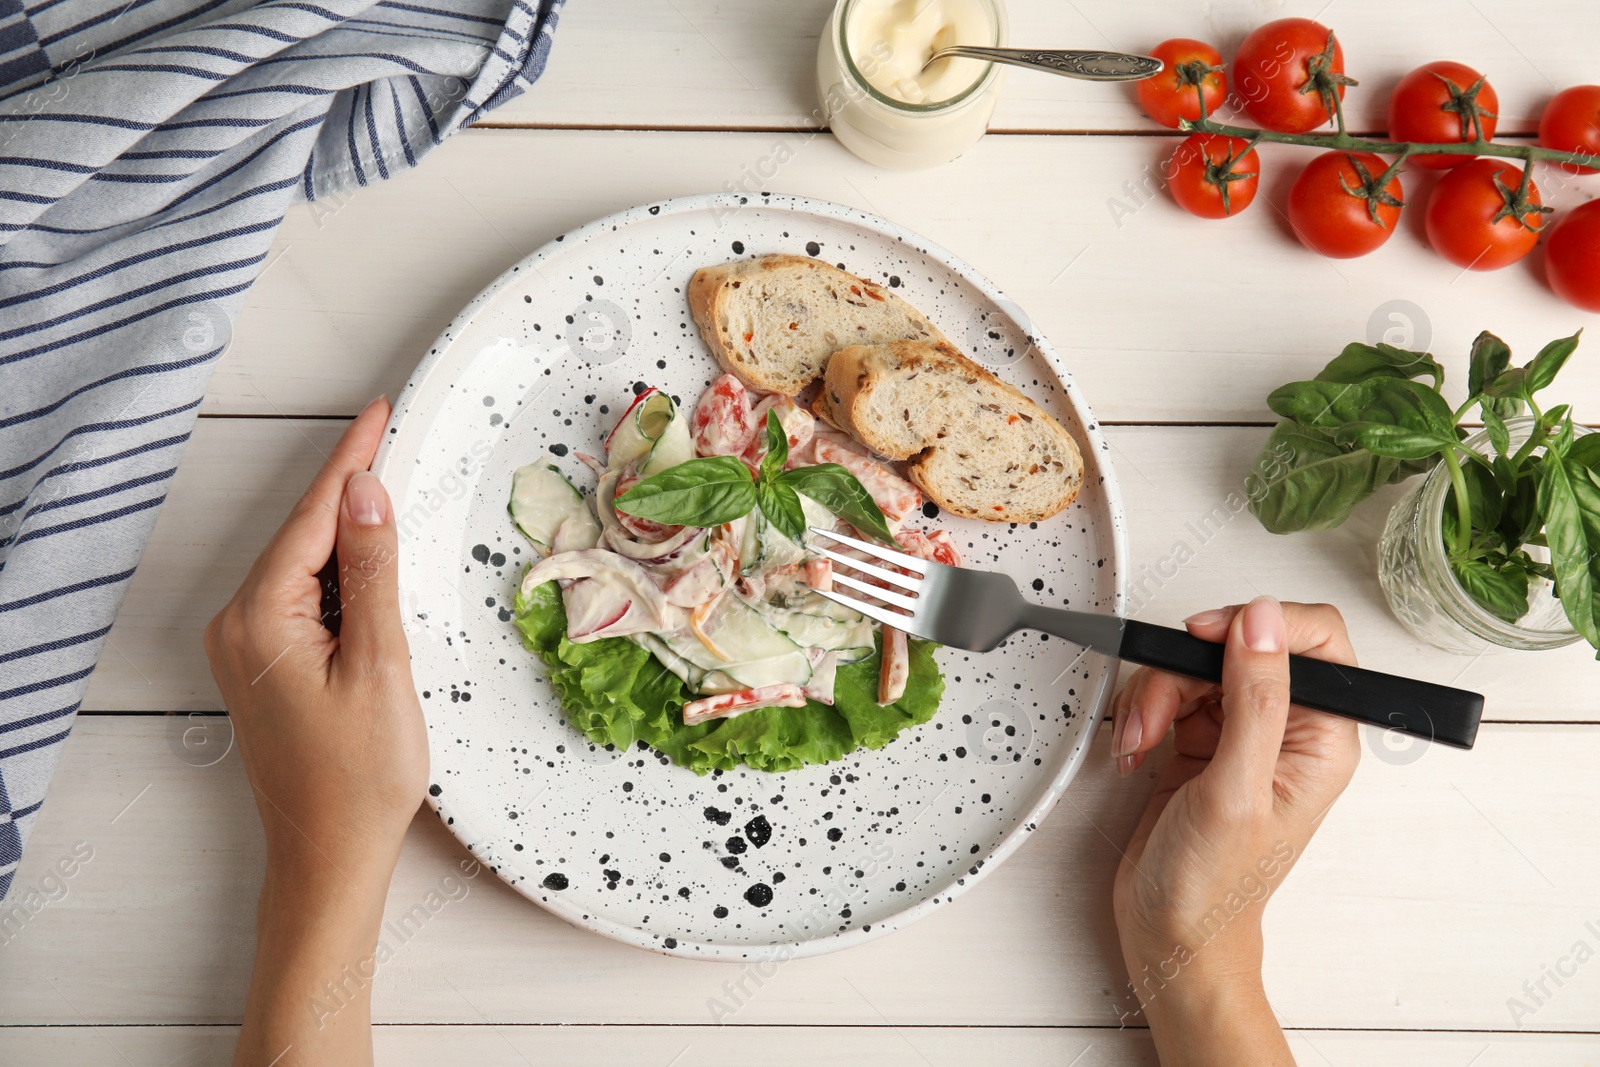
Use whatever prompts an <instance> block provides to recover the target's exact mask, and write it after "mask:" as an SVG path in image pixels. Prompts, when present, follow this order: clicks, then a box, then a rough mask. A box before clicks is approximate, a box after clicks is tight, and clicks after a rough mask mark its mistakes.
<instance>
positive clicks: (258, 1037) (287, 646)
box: [205, 397, 428, 1067]
mask: <svg viewBox="0 0 1600 1067" xmlns="http://www.w3.org/2000/svg"><path fill="white" fill-rule="evenodd" d="M388 418H389V404H388V402H387V401H386V400H384V399H383V398H381V397H380V398H379V399H377V400H374V401H373V402H372V403H371V404H369V405H367V407H366V409H365V410H364V411H362V413H361V414H360V416H358V417H357V418H356V420H355V422H353V423H352V424H351V425H350V428H349V429H348V430H346V431H345V434H344V436H343V437H341V438H340V439H339V443H338V444H337V445H335V446H334V449H333V453H332V455H331V456H330V457H329V459H328V462H327V465H326V466H324V467H323V468H322V471H321V473H319V474H318V475H317V478H316V480H315V481H314V482H312V484H311V488H310V489H309V490H308V491H307V492H306V495H305V496H304V497H302V498H301V500H300V502H299V503H298V504H296V505H295V508H294V510H293V511H292V512H290V514H289V517H288V519H287V520H285V521H284V524H283V526H282V527H280V528H279V530H278V532H277V534H276V535H275V536H274V537H273V539H272V541H271V543H270V544H268V545H267V548H266V550H265V551H264V552H262V554H261V557H260V558H259V559H257V560H256V563H255V566H253V567H252V568H251V569H250V573H249V575H248V576H247V577H246V578H245V580H244V584H243V585H242V586H240V587H239V591H238V592H237V593H235V594H234V596H233V599H232V600H231V601H229V602H228V604H227V606H226V607H224V608H223V609H222V610H221V611H220V612H218V613H217V617H216V618H214V619H212V620H211V625H209V626H208V627H206V637H205V640H206V655H207V656H208V657H209V659H210V661H211V672H212V674H214V675H215V676H216V679H217V685H218V686H219V687H220V688H221V689H222V695H223V699H224V701H225V702H226V704H227V707H228V714H229V716H230V717H231V718H232V720H233V726H234V737H235V739H236V740H237V742H238V745H239V755H240V757H241V758H242V759H243V761H244V768H245V773H246V774H247V775H249V777H250V784H251V786H252V787H253V789H254V792H255V798H256V808H257V810H258V811H259V812H260V814H261V823H262V826H263V827H264V829H265V831H266V843H267V873H266V881H265V884H264V885H263V887H262V892H261V901H260V907H259V913H258V920H257V936H258V945H257V952H256V966H255V973H254V975H253V977H252V980H251V989H250V1002H249V1004H248V1006H247V1008H246V1012H245V1025H244V1029H243V1031H242V1032H241V1033H240V1038H239V1051H238V1059H237V1060H236V1062H237V1063H241V1064H246V1063H249V1064H254V1063H258V1062H259V1063H261V1064H263V1065H264V1064H267V1063H279V1067H290V1065H292V1064H297V1063H341V1064H343V1063H356V1062H370V1060H371V1044H370V1034H369V1029H370V1027H369V1018H370V1012H369V1000H368V991H369V989H370V986H369V985H368V981H369V980H370V978H371V976H372V967H371V964H372V953H373V948H374V945H375V944H376V941H377V934H378V926H379V923H380V922H381V920H382V916H383V901H384V896H385V894H386V892H387V890H388V886H389V879H390V876H391V875H392V874H393V872H394V865H395V862H396V860H397V859H398V857H399V854H400V843H401V840H402V839H403V838H404V836H405V832H406V827H407V826H408V825H409V824H410V822H411V818H412V816H413V815H414V814H415V813H416V810H417V807H418V805H419V804H420V803H421V801H422V797H423V791H424V789H426V787H427V781H428V741H427V732H426V729H425V727H424V725H423V719H422V709H421V707H420V706H419V705H418V703H417V695H416V691H415V690H414V689H413V688H412V683H411V665H410V657H409V653H408V650H407V647H406V637H405V632H404V631H403V630H402V629H401V625H400V605H399V594H398V591H397V587H396V571H397V569H398V559H397V551H398V546H397V541H396V532H395V522H394V509H393V508H392V507H391V506H390V503H389V496H388V494H387V493H386V492H385V491H384V488H383V485H382V484H381V483H380V482H379V481H378V479H377V477H376V476H375V475H373V474H370V473H368V471H367V467H368V465H369V464H370V463H371V461H372V456H373V454H374V453H375V452H376V451H377V447H378V441H379V439H380V438H381V437H382V435H383V428H384V425H385V424H386V423H387V421H388ZM335 551H337V556H338V563H339V567H338V574H339V600H340V626H339V634H338V636H337V637H336V636H334V635H333V634H332V633H330V632H329V631H328V630H327V629H326V628H325V627H324V626H323V623H322V586H321V582H320V581H319V580H318V577H317V574H318V572H319V571H321V570H322V568H323V566H324V565H325V564H326V563H327V561H328V559H329V557H330V556H333V555H334V554H335ZM350 974H353V975H354V976H355V978H354V986H353V987H352V985H351V981H352V980H351V979H350V978H349V977H347V975H350ZM327 983H332V984H333V985H332V986H329V985H327ZM335 987H337V988H339V989H341V990H343V991H344V993H343V995H341V996H339V997H334V998H330V994H328V993H327V992H326V990H327V989H329V988H335ZM318 1004H321V1005H322V1009H320V1010H319V1009H317V1008H316V1006H317V1005H318ZM280 1055H281V1056H283V1057H284V1058H283V1059H282V1061H281V1062H280V1061H278V1060H276V1059H275V1057H277V1056H280Z"/></svg>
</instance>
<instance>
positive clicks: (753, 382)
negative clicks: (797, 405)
mask: <svg viewBox="0 0 1600 1067" xmlns="http://www.w3.org/2000/svg"><path fill="white" fill-rule="evenodd" d="M784 271H791V272H816V273H819V274H821V275H823V280H824V281H825V282H826V283H829V284H831V285H833V286H835V287H836V288H837V290H842V291H844V292H845V293H846V299H854V298H859V300H860V301H870V302H871V304H869V305H867V306H872V305H883V306H884V308H885V309H890V310H892V311H893V312H894V313H896V314H898V316H899V317H900V318H901V319H903V321H904V328H903V329H902V330H893V329H892V328H891V330H890V332H891V333H900V334H902V335H904V336H907V337H923V338H928V339H932V340H940V341H942V340H943V339H944V338H943V335H942V334H940V333H939V331H938V330H937V329H936V328H935V327H934V326H933V324H932V323H931V322H929V321H928V319H927V318H926V317H925V316H924V315H923V314H922V313H921V312H920V311H918V310H917V309H916V308H914V307H912V306H911V305H910V304H908V303H906V302H905V301H904V300H901V299H900V298H899V297H897V296H895V295H894V294H893V293H891V292H890V291H889V290H888V289H885V288H884V287H883V286H881V285H878V284H876V283H874V282H870V281H867V280H866V279H864V278H858V277H856V276H855V275H853V274H850V273H848V272H846V271H843V270H840V269H839V268H837V267H835V266H833V265H832V264H830V263H824V262H823V261H822V260H820V259H813V258H811V257H809V256H793V255H787V254H782V253H778V254H773V255H766V256H756V257H753V258H750V259H742V260H734V261H733V262H730V263H723V264H719V265H716V266H711V267H702V268H701V269H700V270H698V271H696V272H695V273H694V276H693V277H692V278H690V279H689V287H688V291H687V293H686V296H687V299H688V303H689V313H690V314H691V315H692V316H693V317H694V321H695V325H696V326H698V327H699V329H700V336H701V338H702V339H703V340H704V341H705V343H706V347H707V348H708V349H710V351H711V354H712V356H713V357H715V358H716V361H717V363H718V365H719V366H721V367H722V369H723V370H725V371H727V372H728V373H730V374H732V375H734V376H735V377H737V378H739V379H740V380H741V381H743V382H744V383H745V384H746V385H747V386H749V387H750V388H752V389H755V390H757V391H759V392H762V393H781V394H783V395H785V396H793V395H795V394H796V393H799V392H800V391H801V390H803V389H804V388H805V387H806V386H807V385H809V384H810V383H811V382H812V381H815V380H816V379H817V378H818V377H820V376H821V375H822V373H823V371H824V368H825V367H826V364H827V360H828V357H829V356H830V355H831V353H832V350H833V348H834V347H835V346H834V345H832V344H824V343H821V342H820V341H819V342H818V343H817V344H815V345H814V346H813V347H814V348H815V351H813V352H812V353H811V355H810V358H809V359H807V358H803V357H794V356H786V355H780V354H778V353H777V352H775V351H774V342H775V339H773V338H763V337H757V336H755V335H754V334H753V333H752V334H751V335H749V336H747V337H735V336H734V335H733V332H732V330H731V329H730V325H729V321H730V308H731V306H732V304H733V302H734V301H735V300H741V299H746V298H748V293H749V292H750V291H753V290H744V287H745V286H746V285H747V284H748V283H752V282H758V281H767V280H770V278H769V277H768V276H770V275H773V274H778V273H781V272H784ZM794 288H798V286H794ZM815 311H816V314H817V315H818V316H821V318H819V323H820V324H821V329H823V330H824V331H825V332H826V331H828V329H829V327H828V325H827V324H828V323H830V322H832V320H831V319H828V318H826V316H831V315H833V314H835V313H836V309H834V308H826V309H815ZM837 311H838V313H839V314H841V315H845V309H842V308H841V309H837ZM850 325H851V321H850V319H849V317H847V316H846V317H843V318H841V319H840V320H839V322H838V324H837V329H836V330H834V331H833V332H837V333H839V334H841V335H842V334H844V333H845V332H846V329H847V327H849V326H850ZM853 328H854V329H855V330H857V331H861V330H864V329H865V327H864V326H862V325H861V324H860V323H859V322H856V323H855V324H854V326H853ZM880 332H881V331H880ZM870 339H871V340H874V341H879V340H889V339H891V338H890V337H884V336H875V337H872V338H870ZM785 340H786V341H787V340H788V339H787V338H785ZM763 342H766V344H763Z"/></svg>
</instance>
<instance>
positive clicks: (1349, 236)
mask: <svg viewBox="0 0 1600 1067" xmlns="http://www.w3.org/2000/svg"><path fill="white" fill-rule="evenodd" d="M1387 169H1388V164H1387V163H1385V162H1384V161H1383V160H1382V159H1380V158H1378V157H1377V156H1375V155H1372V154H1371V153H1369V152H1324V153H1323V154H1322V155H1320V156H1318V157H1317V158H1316V159H1313V160H1312V161H1311V162H1310V163H1308V164H1307V165H1306V169H1305V170H1303V171H1301V172H1300V177H1298V178H1296V179H1295V180H1294V186H1293V187H1292V188H1290V190H1289V212H1288V214H1289V225H1290V226H1291V227H1293V228H1294V235H1295V236H1296V237H1298V238H1300V243H1301V244H1303V245H1305V246H1306V247H1307V248H1309V249H1311V250H1312V251H1313V252H1320V253H1322V254H1323V255H1325V256H1327V257H1329V258H1330V259H1350V258H1351V257H1353V256H1364V255H1366V254H1367V253H1368V252H1371V251H1372V250H1373V249H1375V248H1377V247H1378V246H1379V245H1381V244H1383V242H1385V241H1387V240H1388V239H1389V236H1390V234H1392V233H1394V230H1395V224H1396V223H1398V222H1399V221H1400V207H1401V205H1402V200H1401V189H1400V176H1399V175H1395V176H1394V177H1392V178H1390V179H1389V181H1388V182H1387V184H1385V185H1384V187H1383V189H1382V190H1381V191H1380V190H1378V189H1377V188H1376V183H1377V180H1378V178H1380V177H1381V176H1382V175H1383V172H1384V171H1385V170H1387ZM1363 171H1365V174H1363V173H1362V172H1363ZM1352 190H1353V191H1352ZM1364 193H1365V194H1367V195H1363V194H1364ZM1374 209H1375V210H1376V213H1377V221H1374V220H1373V211H1374Z"/></svg>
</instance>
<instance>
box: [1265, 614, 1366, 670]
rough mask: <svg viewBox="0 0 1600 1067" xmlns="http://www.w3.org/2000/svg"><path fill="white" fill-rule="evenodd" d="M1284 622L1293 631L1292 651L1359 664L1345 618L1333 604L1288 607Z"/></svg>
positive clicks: (1302, 654)
mask: <svg viewBox="0 0 1600 1067" xmlns="http://www.w3.org/2000/svg"><path fill="white" fill-rule="evenodd" d="M1283 619H1284V623H1285V625H1286V626H1287V627H1288V631H1289V651H1290V652H1293V653H1295V654H1296V655H1300V656H1310V657H1311V658H1313V659H1325V660H1329V661H1331V662H1333V663H1344V664H1348V665H1349V666H1352V667H1354V666H1355V665H1356V650H1355V648H1354V646H1352V645H1351V644H1350V631H1349V630H1347V629H1346V628H1345V625H1344V616H1343V615H1341V614H1339V609H1338V608H1336V607H1334V606H1333V605H1332V604H1295V603H1289V604H1285V605H1283Z"/></svg>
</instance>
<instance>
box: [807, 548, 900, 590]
mask: <svg viewBox="0 0 1600 1067" xmlns="http://www.w3.org/2000/svg"><path fill="white" fill-rule="evenodd" d="M812 551H813V552H816V553H817V554H818V555H821V556H826V557H827V558H828V559H831V560H833V561H834V562H835V563H842V564H844V565H845V566H846V567H849V568H850V569H851V570H856V571H860V572H861V573H862V574H870V575H872V576H873V577H874V578H877V579H878V580H879V581H882V582H887V583H889V584H890V585H891V586H894V587H895V588H897V589H904V590H906V591H907V592H908V593H914V592H916V591H917V589H918V588H919V587H920V586H921V585H922V580H921V579H919V578H914V577H912V576H911V575H909V574H896V573H895V572H894V571H891V570H888V569H886V568H883V567H875V566H873V565H872V564H870V563H863V562H862V561H861V560H859V559H856V558H855V557H853V556H847V555H845V554H844V553H843V552H835V551H833V550H832V549H831V548H814V549H812Z"/></svg>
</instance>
